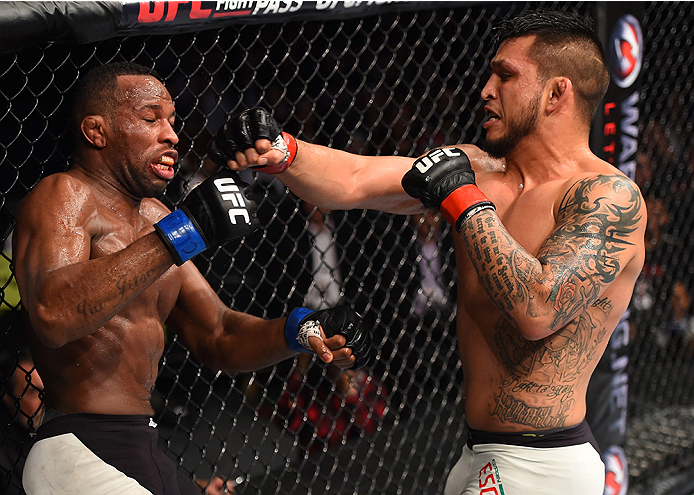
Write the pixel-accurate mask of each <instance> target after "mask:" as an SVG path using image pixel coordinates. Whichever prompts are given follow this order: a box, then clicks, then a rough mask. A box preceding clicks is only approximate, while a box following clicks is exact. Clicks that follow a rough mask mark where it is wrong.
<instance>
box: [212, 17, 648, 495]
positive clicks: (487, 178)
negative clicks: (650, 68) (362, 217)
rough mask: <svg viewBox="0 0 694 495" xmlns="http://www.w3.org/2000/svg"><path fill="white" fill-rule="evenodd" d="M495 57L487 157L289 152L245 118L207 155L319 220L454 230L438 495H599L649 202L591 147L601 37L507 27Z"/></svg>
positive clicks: (564, 25)
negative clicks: (602, 400)
mask: <svg viewBox="0 0 694 495" xmlns="http://www.w3.org/2000/svg"><path fill="white" fill-rule="evenodd" d="M499 43H500V44H499V47H498V51H497V53H496V55H495V57H494V59H493V60H492V62H491V67H492V75H491V76H490V78H489V80H488V82H487V83H486V85H485V86H484V88H483V89H482V98H483V99H484V100H485V102H486V104H485V110H486V113H487V116H488V118H487V120H486V122H485V124H484V128H485V130H486V142H485V151H481V150H480V149H478V148H476V147H474V146H470V145H458V146H455V147H448V148H441V149H435V150H432V151H430V152H428V153H427V154H425V155H424V156H422V157H420V158H418V159H417V160H415V161H414V164H413V160H412V159H411V158H404V157H367V156H357V155H354V154H349V153H346V152H343V151H339V150H333V149H330V148H326V147H322V146H317V145H313V144H309V143H306V142H302V141H297V140H295V139H294V138H293V137H292V136H290V135H288V134H286V133H281V132H280V129H279V127H278V125H277V123H276V122H274V120H273V119H272V117H271V116H270V115H269V114H268V113H267V112H266V111H264V110H262V109H252V110H249V111H246V112H244V113H242V114H241V115H238V116H236V117H235V118H233V119H231V121H230V122H228V123H227V124H226V125H225V126H224V127H223V128H222V129H221V130H220V131H219V132H218V133H217V136H216V139H215V140H214V141H213V147H212V148H211V150H210V156H212V157H213V158H214V159H215V160H216V161H218V162H219V163H226V164H227V165H228V166H229V167H230V168H232V169H235V170H240V169H244V168H246V167H249V166H253V167H256V168H258V169H259V170H260V171H267V172H271V173H276V174H277V175H276V177H278V178H279V179H280V180H281V181H282V182H283V183H284V184H286V185H287V186H288V187H289V188H290V189H291V190H292V191H293V192H294V193H296V194H297V195H298V196H299V197H301V198H302V199H305V200H307V201H309V202H311V203H313V204H316V205H318V206H320V207H322V208H327V209H333V210H335V209H352V208H366V209H377V210H382V211H385V212H392V213H397V214H412V213H415V212H419V211H422V208H423V207H426V208H436V209H439V210H440V211H441V212H442V213H443V215H444V216H445V218H446V219H447V220H448V221H449V222H450V223H451V224H452V225H453V227H454V228H455V231H456V234H455V251H456V263H457V271H458V311H457V328H458V341H459V351H460V356H461V360H462V364H463V379H464V383H463V391H464V396H465V421H466V423H467V426H468V431H469V434H468V442H467V445H466V447H465V448H464V450H463V453H462V456H461V458H460V460H459V461H458V463H457V464H456V465H455V466H454V467H453V468H452V470H451V472H450V473H449V476H448V481H447V484H446V492H445V493H446V494H447V495H459V494H465V495H468V494H475V495H478V494H479V493H481V491H483V492H484V493H508V494H520V493H533V494H534V495H538V494H542V495H556V494H557V493H561V494H562V495H601V494H602V492H603V483H604V466H603V464H602V461H601V459H600V455H599V453H598V451H597V447H596V446H595V441H594V438H593V436H592V433H591V431H590V428H589V427H588V425H587V423H586V422H585V413H586V399H585V397H586V388H587V385H588V382H589V380H590V377H591V374H592V372H593V370H594V369H595V366H596V365H597V363H598V361H599V359H600V356H601V355H602V353H603V351H604V350H605V347H606V345H607V343H608V341H609V339H610V335H611V333H612V331H613V330H614V328H615V326H616V324H617V323H618V322H619V319H620V317H621V316H622V314H623V313H624V311H625V309H626V308H627V305H628V303H629V300H630V297H631V294H632V291H633V288H634V284H635V281H636V279H637V277H638V274H639V272H640V270H641V266H642V264H643V257H644V241H643V238H644V231H645V226H646V214H645V209H644V205H643V199H642V197H641V194H640V192H639V190H638V188H637V186H636V185H635V184H634V183H633V182H632V181H631V180H629V179H628V178H627V177H626V176H624V175H623V174H622V173H621V172H619V171H618V170H617V169H615V168H614V167H612V166H611V165H610V164H608V163H606V162H604V161H602V160H601V159H599V158H598V157H597V156H595V155H594V154H593V153H592V152H591V151H590V148H589V143H588V141H589V131H590V126H591V120H592V117H593V114H594V113H595V110H596V108H597V107H598V104H599V102H600V100H601V98H602V97H603V96H604V94H605V91H606V88H607V85H608V82H609V73H608V70H607V68H606V65H605V58H604V54H603V51H602V48H601V46H600V42H599V41H598V39H597V37H596V36H595V34H594V31H593V28H592V25H591V24H590V23H589V22H588V21H586V20H585V19H582V18H580V17H577V16H574V15H572V14H566V13H560V12H536V13H530V14H527V15H525V16H520V17H516V18H513V19H511V20H509V21H507V22H506V23H504V25H503V26H502V27H501V29H500V32H499ZM263 167H266V168H263ZM413 198H416V199H413ZM461 428H463V425H462V424H461ZM495 489H496V490H497V491H496V492H495V491H493V490H495ZM502 489H503V490H502Z"/></svg>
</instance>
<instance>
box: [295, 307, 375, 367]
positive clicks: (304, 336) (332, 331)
mask: <svg viewBox="0 0 694 495" xmlns="http://www.w3.org/2000/svg"><path fill="white" fill-rule="evenodd" d="M319 325H320V327H322V328H323V332H324V333H325V336H326V337H327V338H330V337H332V336H334V335H338V334H340V335H344V337H345V339H346V340H347V343H346V344H345V347H349V348H351V349H352V354H353V355H354V356H356V358H357V360H356V361H355V362H354V364H353V367H355V368H363V367H364V366H366V365H367V364H369V362H370V361H371V354H372V347H371V334H370V333H369V332H367V331H366V328H365V327H364V321H363V320H362V317H361V316H360V315H359V313H357V312H356V311H353V310H352V309H350V308H348V307H347V306H336V307H334V308H329V309H323V310H319V311H312V310H310V309H307V308H297V309H295V310H294V311H292V312H291V313H290V314H289V317H288V318H287V323H286V324H285V325H284V338H285V339H286V341H287V345H289V348H290V349H292V350H294V351H296V352H312V350H311V346H310V345H309V343H308V338H309V337H319V338H321V333H320V328H319Z"/></svg>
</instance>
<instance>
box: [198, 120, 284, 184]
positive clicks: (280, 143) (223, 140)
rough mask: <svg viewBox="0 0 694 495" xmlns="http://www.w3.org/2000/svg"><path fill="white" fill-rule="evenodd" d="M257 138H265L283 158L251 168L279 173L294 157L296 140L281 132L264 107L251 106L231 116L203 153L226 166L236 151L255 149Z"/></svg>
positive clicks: (234, 156) (269, 172)
mask: <svg viewBox="0 0 694 495" xmlns="http://www.w3.org/2000/svg"><path fill="white" fill-rule="evenodd" d="M258 139H269V140H270V141H272V147H273V148H275V149H278V150H280V151H282V152H284V159H283V160H282V161H281V162H280V163H278V164H276V165H265V166H260V167H253V168H254V169H256V170H260V171H261V172H265V173H267V174H279V173H280V172H284V171H285V170H287V168H289V165H291V163H292V161H294V157H295V156H296V139H294V136H292V135H291V134H288V133H286V132H282V129H280V126H279V124H278V123H277V121H276V120H275V119H274V117H273V116H272V115H271V114H270V112H268V111H267V110H265V109H264V108H259V107H256V108H251V109H249V110H244V111H243V112H241V113H240V114H238V115H236V116H234V117H232V118H231V119H229V121H227V123H226V124H224V126H222V128H221V129H219V130H218V131H217V133H216V134H215V135H214V137H213V138H212V142H211V143H210V146H209V148H208V150H207V155H208V156H209V157H210V159H212V161H213V162H215V163H217V164H219V165H222V166H226V162H227V161H228V160H236V152H237V151H240V152H242V153H243V152H244V151H245V150H247V149H248V148H255V142H256V141H257V140H258Z"/></svg>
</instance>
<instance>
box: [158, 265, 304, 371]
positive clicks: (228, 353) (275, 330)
mask: <svg viewBox="0 0 694 495" xmlns="http://www.w3.org/2000/svg"><path fill="white" fill-rule="evenodd" d="M180 270H182V272H183V273H182V275H183V276H182V282H181V290H180V293H179V295H178V298H177V300H176V303H175V305H174V308H173V310H172V311H171V314H170V316H169V318H168V320H167V324H168V325H169V328H170V329H171V330H172V331H174V332H175V333H176V334H178V335H180V336H181V338H182V340H183V342H184V343H185V345H186V346H187V347H188V348H189V349H190V350H191V352H192V353H193V354H194V355H195V356H196V357H197V358H198V359H199V360H200V361H201V362H203V363H204V364H206V365H207V366H209V367H210V368H213V369H221V370H226V371H232V372H240V371H252V370H256V369H260V368H263V367H266V366H270V365H272V364H275V363H277V362H279V361H280V360H282V359H286V358H287V357H289V356H292V355H293V354H294V353H293V351H291V350H290V349H289V348H288V347H287V345H286V343H285V341H284V331H283V329H284V323H283V322H284V320H283V319H276V320H265V319H262V318H259V317H257V316H254V315H250V314H247V313H242V312H239V311H234V310H232V309H230V308H228V307H227V306H226V305H225V304H224V303H223V302H222V301H221V300H220V299H219V297H218V296H217V294H216V293H215V292H214V290H213V289H212V287H211V286H210V285H209V284H208V283H207V281H206V280H205V278H204V277H203V276H202V274H200V272H199V271H198V270H197V268H195V266H194V265H193V264H192V262H190V261H189V262H187V263H185V264H184V265H183V266H182V267H181V268H180Z"/></svg>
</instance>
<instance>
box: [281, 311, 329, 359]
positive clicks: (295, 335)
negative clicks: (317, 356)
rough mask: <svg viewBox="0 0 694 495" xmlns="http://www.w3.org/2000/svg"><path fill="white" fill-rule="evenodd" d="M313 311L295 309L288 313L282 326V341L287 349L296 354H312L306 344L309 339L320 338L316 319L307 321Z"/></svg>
mask: <svg viewBox="0 0 694 495" xmlns="http://www.w3.org/2000/svg"><path fill="white" fill-rule="evenodd" d="M313 313H314V311H313V310H311V309H308V308H296V309H295V310H294V311H292V312H291V313H289V317H288V318H287V322H286V323H285V324H284V340H286V341H287V345H288V346H289V348H290V349H291V350H293V351H296V352H313V350H312V349H311V346H310V344H309V343H308V338H309V337H320V338H322V337H321V333H320V323H319V321H318V320H317V319H307V317H308V316H309V315H311V314H313Z"/></svg>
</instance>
